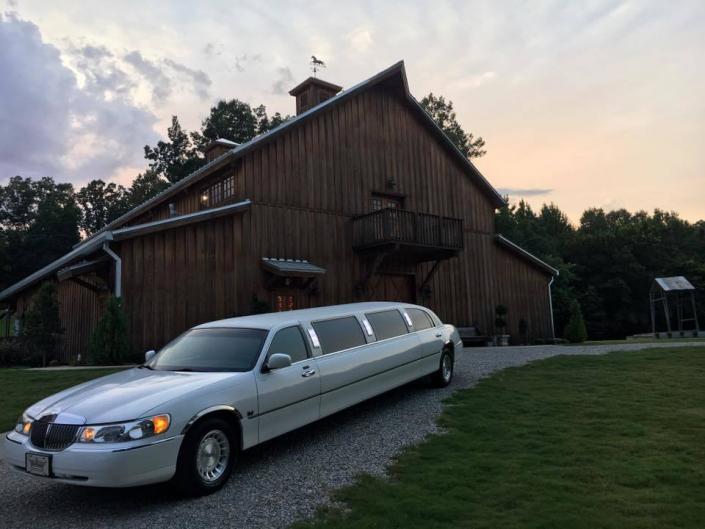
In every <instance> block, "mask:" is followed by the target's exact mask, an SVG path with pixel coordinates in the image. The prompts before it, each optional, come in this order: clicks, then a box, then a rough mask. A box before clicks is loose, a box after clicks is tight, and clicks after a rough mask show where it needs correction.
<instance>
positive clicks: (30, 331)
mask: <svg viewBox="0 0 705 529" xmlns="http://www.w3.org/2000/svg"><path fill="white" fill-rule="evenodd" d="M63 332H64V330H63V328H62V327H61V319H60V318H59V300H58V297H57V294H56V285H55V284H54V283H52V282H46V283H44V284H42V286H40V287H39V289H38V290H37V292H36V293H35V294H34V296H33V297H32V302H31V305H30V307H29V308H28V309H27V312H25V315H24V325H23V331H22V334H23V336H24V337H25V343H26V346H27V349H28V352H29V353H30V354H31V355H32V356H35V357H41V360H42V362H41V363H42V365H43V366H46V365H47V361H48V360H49V359H50V358H51V357H52V356H53V355H54V354H55V352H56V346H57V345H58V343H59V337H60V336H61V334H63Z"/></svg>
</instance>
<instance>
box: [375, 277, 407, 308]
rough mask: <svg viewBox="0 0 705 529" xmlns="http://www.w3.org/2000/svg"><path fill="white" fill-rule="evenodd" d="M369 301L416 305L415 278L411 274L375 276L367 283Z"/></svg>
mask: <svg viewBox="0 0 705 529" xmlns="http://www.w3.org/2000/svg"><path fill="white" fill-rule="evenodd" d="M368 292H369V293H368V296H367V297H368V300H369V301H398V302H401V303H416V276H414V275H411V274H376V275H374V276H373V277H372V279H371V280H370V283H369V291H368Z"/></svg>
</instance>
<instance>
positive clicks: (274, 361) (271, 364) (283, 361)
mask: <svg viewBox="0 0 705 529" xmlns="http://www.w3.org/2000/svg"><path fill="white" fill-rule="evenodd" d="M290 365H291V357H290V356H289V355H285V354H284V353H274V354H273V355H272V356H270V357H269V360H267V370H268V371H271V370H272V369H281V368H282V367H289V366H290Z"/></svg>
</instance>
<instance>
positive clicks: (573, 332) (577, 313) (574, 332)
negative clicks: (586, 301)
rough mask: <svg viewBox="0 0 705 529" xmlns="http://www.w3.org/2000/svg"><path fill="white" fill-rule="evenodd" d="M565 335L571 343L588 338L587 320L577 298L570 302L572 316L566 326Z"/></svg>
mask: <svg viewBox="0 0 705 529" xmlns="http://www.w3.org/2000/svg"><path fill="white" fill-rule="evenodd" d="M563 337H564V338H565V339H566V340H568V341H569V342H570V343H581V342H584V341H585V340H586V339H587V330H586V328H585V320H584V319H583V313H582V311H581V310H580V304H579V303H578V302H577V301H576V300H573V302H572V303H571V304H570V318H569V319H568V324H567V325H566V326H565V331H564V332H563Z"/></svg>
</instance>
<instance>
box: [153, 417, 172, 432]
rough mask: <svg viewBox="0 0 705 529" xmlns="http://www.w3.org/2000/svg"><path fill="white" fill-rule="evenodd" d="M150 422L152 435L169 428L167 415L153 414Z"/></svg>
mask: <svg viewBox="0 0 705 529" xmlns="http://www.w3.org/2000/svg"><path fill="white" fill-rule="evenodd" d="M152 424H154V435H158V434H160V433H164V432H166V431H167V430H168V429H169V416H168V415H155V416H154V417H152Z"/></svg>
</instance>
